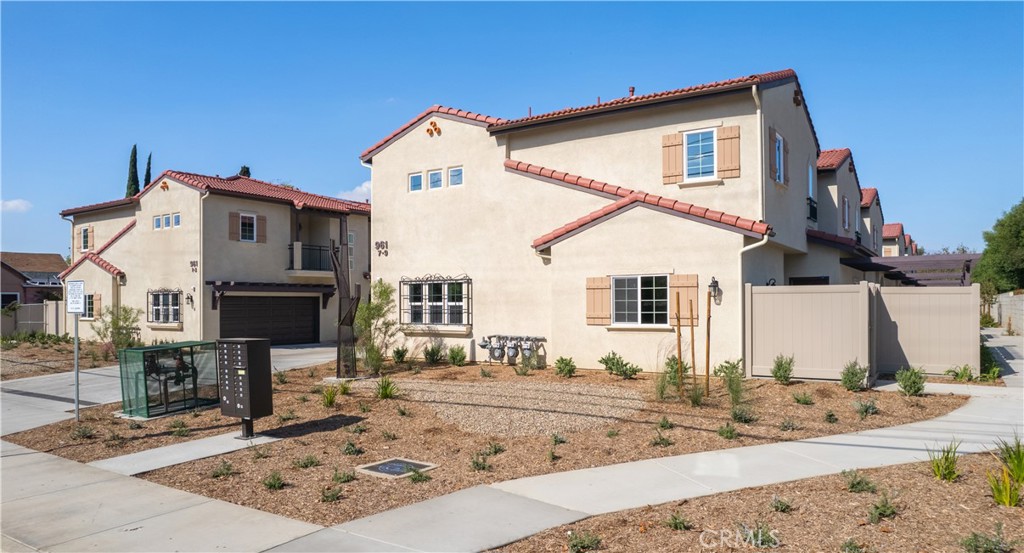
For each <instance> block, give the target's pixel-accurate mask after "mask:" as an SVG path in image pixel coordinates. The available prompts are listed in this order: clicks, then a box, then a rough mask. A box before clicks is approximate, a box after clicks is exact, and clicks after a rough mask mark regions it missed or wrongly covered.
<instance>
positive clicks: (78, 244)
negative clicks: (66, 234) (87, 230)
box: [71, 227, 82, 258]
mask: <svg viewBox="0 0 1024 553" xmlns="http://www.w3.org/2000/svg"><path fill="white" fill-rule="evenodd" d="M74 235H75V237H74V241H75V246H74V251H72V252H71V257H72V258H77V257H78V252H80V251H82V228H81V227H77V228H75V232H74Z"/></svg>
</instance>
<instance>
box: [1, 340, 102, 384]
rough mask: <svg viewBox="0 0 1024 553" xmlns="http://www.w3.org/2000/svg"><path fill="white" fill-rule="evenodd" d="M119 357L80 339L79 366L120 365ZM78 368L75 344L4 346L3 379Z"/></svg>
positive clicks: (41, 374)
mask: <svg viewBox="0 0 1024 553" xmlns="http://www.w3.org/2000/svg"><path fill="white" fill-rule="evenodd" d="M116 364H117V359H116V358H114V356H113V355H112V354H111V353H110V351H109V350H105V348H104V347H103V346H101V345H100V344H98V343H95V342H79V350H78V368H79V369H83V370H84V369H94V368H97V367H108V366H110V365H116ZM74 368H75V345H74V343H70V344H67V343H56V344H32V343H27V342H22V343H19V344H16V345H14V346H9V345H5V346H4V348H3V349H0V380H14V379H16V378H28V377H30V376H43V375H47V374H56V373H63V372H69V371H72V370H74Z"/></svg>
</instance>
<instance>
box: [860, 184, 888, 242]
mask: <svg viewBox="0 0 1024 553" xmlns="http://www.w3.org/2000/svg"><path fill="white" fill-rule="evenodd" d="M860 216H861V220H862V224H861V228H862V229H863V230H862V232H863V233H864V238H863V239H862V242H863V243H864V244H865V246H866V247H867V248H868V249H870V250H871V255H872V256H874V257H879V256H881V255H882V225H883V224H884V223H885V216H884V215H883V213H882V199H881V197H880V196H879V195H878V189H877V188H863V189H861V196H860Z"/></svg>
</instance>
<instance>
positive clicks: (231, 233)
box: [228, 211, 242, 242]
mask: <svg viewBox="0 0 1024 553" xmlns="http://www.w3.org/2000/svg"><path fill="white" fill-rule="evenodd" d="M241 232H242V228H241V219H240V218H239V216H238V212H237V211H232V212H231V213H228V240H234V241H235V242H238V241H239V240H241V239H242V236H241Z"/></svg>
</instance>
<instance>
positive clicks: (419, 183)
mask: <svg viewBox="0 0 1024 553" xmlns="http://www.w3.org/2000/svg"><path fill="white" fill-rule="evenodd" d="M420 190H423V174H421V173H416V174H414V175H409V192H419V191H420Z"/></svg>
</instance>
